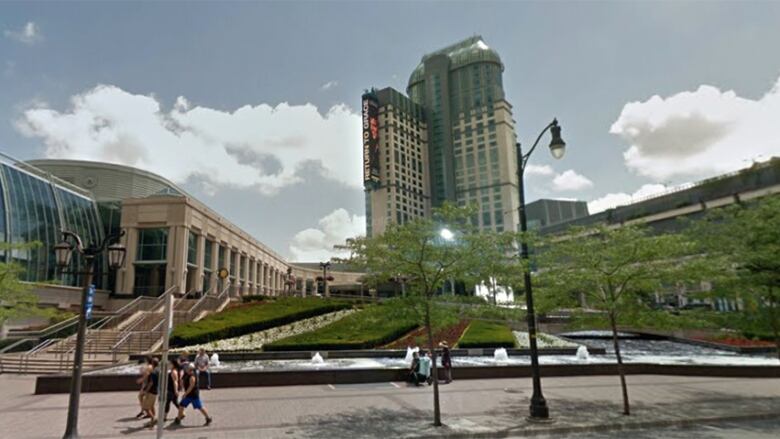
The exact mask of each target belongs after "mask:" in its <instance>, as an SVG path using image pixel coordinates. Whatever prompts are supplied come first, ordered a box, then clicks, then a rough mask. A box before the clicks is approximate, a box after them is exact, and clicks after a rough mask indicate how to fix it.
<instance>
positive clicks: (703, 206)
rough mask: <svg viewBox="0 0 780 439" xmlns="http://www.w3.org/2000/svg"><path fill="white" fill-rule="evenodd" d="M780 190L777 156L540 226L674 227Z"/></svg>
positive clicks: (557, 230) (555, 230)
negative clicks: (593, 212) (590, 212)
mask: <svg viewBox="0 0 780 439" xmlns="http://www.w3.org/2000/svg"><path fill="white" fill-rule="evenodd" d="M778 194H780V157H775V158H773V159H771V160H769V161H766V162H762V163H756V164H755V165H753V166H751V167H750V168H746V169H742V170H740V171H736V172H731V173H728V174H724V175H719V176H716V177H713V178H708V179H706V180H702V181H699V182H696V183H693V184H689V185H685V186H682V187H680V188H676V189H671V190H670V191H668V192H665V193H661V194H658V195H653V196H649V197H647V198H645V199H643V200H639V201H637V202H634V203H632V204H627V205H625V206H618V207H614V208H612V209H607V210H605V211H603V212H598V213H595V214H592V215H588V216H584V217H579V218H573V219H570V220H567V221H562V222H558V223H556V224H549V225H546V226H543V227H542V229H541V232H542V233H543V234H550V233H560V232H562V231H564V230H565V229H566V228H568V227H570V226H575V225H576V226H588V225H595V224H599V223H601V224H618V225H623V224H635V223H646V224H648V225H650V226H651V227H653V228H654V229H656V230H658V231H659V232H664V231H675V230H679V229H680V227H681V223H680V221H678V219H679V218H680V217H687V218H692V219H696V218H700V217H701V216H703V215H704V214H705V213H706V211H707V210H709V209H713V208H717V207H721V206H726V205H729V204H733V203H738V202H748V201H750V200H754V199H757V198H760V197H764V196H774V195H778Z"/></svg>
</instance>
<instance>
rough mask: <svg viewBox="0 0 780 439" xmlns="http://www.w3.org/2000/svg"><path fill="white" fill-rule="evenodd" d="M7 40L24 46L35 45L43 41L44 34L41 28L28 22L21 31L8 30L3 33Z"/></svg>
mask: <svg viewBox="0 0 780 439" xmlns="http://www.w3.org/2000/svg"><path fill="white" fill-rule="evenodd" d="M3 35H5V36H6V38H11V39H12V40H16V41H18V42H20V43H24V44H30V45H32V44H35V43H39V42H41V41H43V34H42V33H41V28H40V26H38V25H37V24H36V23H35V22H34V21H28V22H27V23H25V25H24V26H23V27H22V28H21V29H19V30H8V29H6V30H5V31H4V32H3Z"/></svg>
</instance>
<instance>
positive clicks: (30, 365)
mask: <svg viewBox="0 0 780 439" xmlns="http://www.w3.org/2000/svg"><path fill="white" fill-rule="evenodd" d="M176 289H177V288H176V287H172V288H170V289H168V290H167V291H165V293H163V294H162V295H160V296H159V297H138V298H136V299H134V300H133V301H132V302H130V303H128V304H127V305H125V306H123V307H122V308H120V309H119V310H117V311H116V312H115V313H113V314H112V315H110V316H109V317H106V318H104V319H102V320H99V321H97V322H95V323H93V324H91V325H90V326H88V328H87V331H86V337H85V343H84V369H85V370H86V369H91V368H96V367H103V366H110V365H112V364H116V363H118V362H122V361H126V360H127V358H128V357H129V355H130V354H138V353H146V352H154V351H156V350H158V349H159V348H160V346H161V344H162V340H163V336H164V335H165V332H164V331H165V301H166V299H167V298H168V296H169V295H171V294H173V292H174V291H176ZM228 292H229V287H226V288H225V289H224V290H223V291H222V292H221V293H220V294H218V295H214V294H208V293H207V294H204V295H203V296H201V297H199V298H194V297H192V294H189V293H188V294H186V295H185V296H184V297H181V298H178V299H175V300H174V305H173V308H174V309H173V311H174V313H173V314H174V319H173V324H174V325H178V324H181V323H186V322H191V321H194V320H199V319H201V318H203V316H205V315H208V314H210V313H213V312H219V311H221V310H222V309H223V308H224V307H225V306H227V304H228V303H229V302H230V295H229V294H228ZM77 324H78V319H77V318H74V319H70V320H69V321H67V322H63V323H60V324H58V325H55V326H58V327H57V328H55V329H56V333H60V332H63V331H67V330H70V332H75V331H74V328H73V327H71V326H75V325H77ZM42 332H45V333H46V334H49V335H52V334H55V332H53V331H48V330H44V331H42ZM55 335H56V334H55ZM28 340H29V339H25V340H20V342H18V343H21V342H23V341H28ZM18 343H17V344H18ZM12 347H14V345H11V346H8V347H7V348H6V350H9V349H10V348H12ZM75 351H76V334H75V333H74V334H72V335H69V336H67V337H63V338H58V337H56V336H52V337H41V338H39V342H38V344H37V345H36V346H35V347H33V348H32V349H30V350H29V351H27V352H23V353H3V352H2V351H0V373H30V374H52V373H62V372H67V371H69V370H72V367H73V366H72V365H73V359H74V355H75Z"/></svg>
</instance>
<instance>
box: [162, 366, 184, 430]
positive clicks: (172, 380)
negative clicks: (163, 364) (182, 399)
mask: <svg viewBox="0 0 780 439" xmlns="http://www.w3.org/2000/svg"><path fill="white" fill-rule="evenodd" d="M168 368H169V371H168V388H167V389H166V394H165V417H166V419H167V418H168V412H170V411H171V404H173V406H174V407H176V411H177V413H178V409H179V389H180V386H179V382H180V381H179V380H180V379H181V376H180V373H179V362H178V361H176V360H175V359H173V358H169V359H168Z"/></svg>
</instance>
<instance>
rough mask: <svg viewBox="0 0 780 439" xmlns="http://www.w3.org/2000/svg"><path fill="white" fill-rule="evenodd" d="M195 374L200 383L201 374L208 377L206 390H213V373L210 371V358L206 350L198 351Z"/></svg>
mask: <svg viewBox="0 0 780 439" xmlns="http://www.w3.org/2000/svg"><path fill="white" fill-rule="evenodd" d="M195 367H196V369H195V374H196V375H197V376H198V382H200V376H201V374H205V375H206V389H208V390H211V371H210V370H209V356H208V354H207V353H206V350H205V349H203V348H201V349H200V350H199V351H198V355H197V356H196V357H195Z"/></svg>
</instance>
